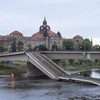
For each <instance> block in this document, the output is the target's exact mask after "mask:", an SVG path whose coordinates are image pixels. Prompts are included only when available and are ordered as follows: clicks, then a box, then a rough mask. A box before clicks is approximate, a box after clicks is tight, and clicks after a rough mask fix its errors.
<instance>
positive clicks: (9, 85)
mask: <svg viewBox="0 0 100 100" xmlns="http://www.w3.org/2000/svg"><path fill="white" fill-rule="evenodd" d="M1 98H2V99H1ZM82 98H84V100H95V99H98V100H100V87H98V86H89V85H82V84H75V83H69V82H60V81H54V80H50V79H38V80H29V79H22V80H14V81H13V80H11V78H10V79H9V78H0V100H83V99H82Z"/></svg>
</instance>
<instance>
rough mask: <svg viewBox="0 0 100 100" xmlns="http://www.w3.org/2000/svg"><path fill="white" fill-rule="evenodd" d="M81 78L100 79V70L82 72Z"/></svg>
mask: <svg viewBox="0 0 100 100" xmlns="http://www.w3.org/2000/svg"><path fill="white" fill-rule="evenodd" d="M80 75H81V76H84V77H87V76H88V77H91V78H97V79H100V70H99V69H92V70H88V71H82V72H80Z"/></svg>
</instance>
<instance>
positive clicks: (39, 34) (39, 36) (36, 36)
mask: <svg viewBox="0 0 100 100" xmlns="http://www.w3.org/2000/svg"><path fill="white" fill-rule="evenodd" d="M47 32H48V35H49V37H50V36H53V35H57V34H56V33H54V32H53V31H51V30H48V31H47ZM30 39H31V40H41V39H43V32H37V33H35V34H33V35H32V36H31V37H30Z"/></svg>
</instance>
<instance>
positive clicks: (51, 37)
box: [30, 18, 62, 50]
mask: <svg viewBox="0 0 100 100" xmlns="http://www.w3.org/2000/svg"><path fill="white" fill-rule="evenodd" d="M30 40H31V41H33V42H34V46H39V45H45V46H46V48H48V49H49V50H52V49H53V47H54V45H56V46H57V47H58V48H61V47H62V36H61V33H60V32H57V33H55V32H53V31H52V30H51V28H50V26H48V25H47V21H46V18H44V21H43V24H42V25H41V26H40V27H39V32H37V33H35V34H33V35H32V36H31V37H30Z"/></svg>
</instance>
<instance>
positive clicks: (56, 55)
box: [0, 51, 100, 61]
mask: <svg viewBox="0 0 100 100" xmlns="http://www.w3.org/2000/svg"><path fill="white" fill-rule="evenodd" d="M40 53H41V54H45V55H46V56H47V57H49V58H50V59H52V60H53V59H100V52H97V51H89V52H84V51H42V52H40ZM27 59H28V56H27V55H26V53H25V52H17V53H9V54H0V60H20V61H27Z"/></svg>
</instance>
